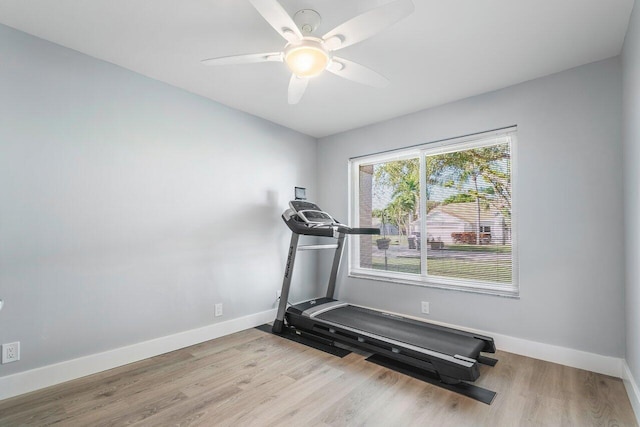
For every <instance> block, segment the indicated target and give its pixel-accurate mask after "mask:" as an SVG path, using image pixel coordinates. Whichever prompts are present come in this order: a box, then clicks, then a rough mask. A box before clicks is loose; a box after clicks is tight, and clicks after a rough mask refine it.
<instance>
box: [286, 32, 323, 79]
mask: <svg viewBox="0 0 640 427" xmlns="http://www.w3.org/2000/svg"><path fill="white" fill-rule="evenodd" d="M329 60H330V58H329V54H328V53H327V51H326V50H325V49H324V48H323V46H322V43H321V41H316V40H313V39H305V40H302V41H301V42H300V43H296V44H290V45H289V46H287V48H286V49H285V53H284V62H285V63H286V64H287V66H288V67H289V69H290V70H291V72H292V73H293V74H295V75H296V76H298V77H304V78H308V77H315V76H317V75H318V74H320V73H322V72H323V71H324V70H325V69H326V68H327V65H329Z"/></svg>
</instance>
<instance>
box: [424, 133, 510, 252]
mask: <svg viewBox="0 0 640 427" xmlns="http://www.w3.org/2000/svg"><path fill="white" fill-rule="evenodd" d="M430 157H431V158H432V161H431V162H430V163H429V168H430V169H429V170H428V171H427V173H428V174H429V175H430V176H431V179H430V182H435V183H437V184H438V185H441V186H444V187H447V188H454V187H455V188H457V189H458V191H460V193H458V194H457V195H454V196H451V197H450V198H448V199H447V200H446V201H445V203H446V202H449V203H451V202H456V203H459V202H462V201H473V202H475V203H476V243H477V244H479V243H480V215H481V208H482V206H483V205H484V206H485V207H488V206H489V204H493V205H494V206H495V207H496V208H497V209H499V210H500V211H501V212H502V213H503V215H505V217H507V218H510V217H511V172H510V152H509V146H508V145H507V144H500V145H495V146H491V147H481V148H476V149H471V150H464V151H457V152H453V153H444V154H439V155H435V156H430ZM481 184H485V185H488V186H486V187H483V186H482V185H481Z"/></svg>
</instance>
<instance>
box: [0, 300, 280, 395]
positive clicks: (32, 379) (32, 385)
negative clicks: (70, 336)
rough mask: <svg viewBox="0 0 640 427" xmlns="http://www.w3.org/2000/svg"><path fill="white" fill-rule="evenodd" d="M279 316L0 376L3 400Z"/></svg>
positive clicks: (273, 313)
mask: <svg viewBox="0 0 640 427" xmlns="http://www.w3.org/2000/svg"><path fill="white" fill-rule="evenodd" d="M275 317H276V310H267V311H263V312H261V313H256V314H252V315H249V316H245V317H240V318H237V319H231V320H227V321H225V322H220V323H215V324H212V325H208V326H204V327H202V328H197V329H192V330H189V331H185V332H180V333H177V334H174V335H169V336H165V337H161V338H156V339H152V340H149V341H144V342H141V343H137V344H133V345H129V346H126V347H120V348H116V349H114V350H109V351H105V352H103V353H98V354H92V355H90V356H84V357H79V358H77V359H72V360H67V361H64V362H60V363H56V364H53V365H48V366H43V367H41V368H36V369H31V370H29V371H25V372H19V373H17V374H13V375H8V376H6V377H0V400H3V399H7V398H10V397H14V396H18V395H20V394H24V393H28V392H31V391H34V390H39V389H41V388H45V387H49V386H52V385H55V384H59V383H62V382H65V381H69V380H73V379H77V378H80V377H84V376H86V375H91V374H95V373H98V372H102V371H106V370H107V369H112V368H115V367H118V366H122V365H126V364H128V363H133V362H137V361H139V360H143V359H146V358H149V357H153V356H157V355H160V354H163V353H168V352H170V351H174V350H178V349H180V348H184V347H188V346H190V345H194V344H198V343H201V342H204V341H208V340H212V339H214V338H219V337H222V336H224V335H229V334H232V333H235V332H239V331H243V330H245V329H249V328H253V327H256V326H258V325H262V324H264V323H268V322H271V321H273V319H275Z"/></svg>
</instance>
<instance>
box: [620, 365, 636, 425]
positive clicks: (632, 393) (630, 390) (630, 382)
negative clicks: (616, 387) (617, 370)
mask: <svg viewBox="0 0 640 427" xmlns="http://www.w3.org/2000/svg"><path fill="white" fill-rule="evenodd" d="M623 365H624V368H623V369H624V377H623V378H622V379H623V381H624V387H625V388H626V389H627V395H628V396H629V401H630V402H631V407H632V408H633V412H634V413H635V414H636V420H637V421H638V424H640V388H638V383H637V382H636V379H635V378H634V377H633V374H632V373H631V369H629V365H628V364H627V361H626V360H625V361H624V364H623Z"/></svg>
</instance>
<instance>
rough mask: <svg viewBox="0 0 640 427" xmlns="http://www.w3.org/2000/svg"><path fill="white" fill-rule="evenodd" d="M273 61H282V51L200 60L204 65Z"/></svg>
mask: <svg viewBox="0 0 640 427" xmlns="http://www.w3.org/2000/svg"><path fill="white" fill-rule="evenodd" d="M272 61H275V62H282V52H272V53H250V54H248V55H234V56H221V57H219V58H210V59H203V60H202V61H200V62H201V63H203V64H204V65H235V64H253V63H256V62H272Z"/></svg>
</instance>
